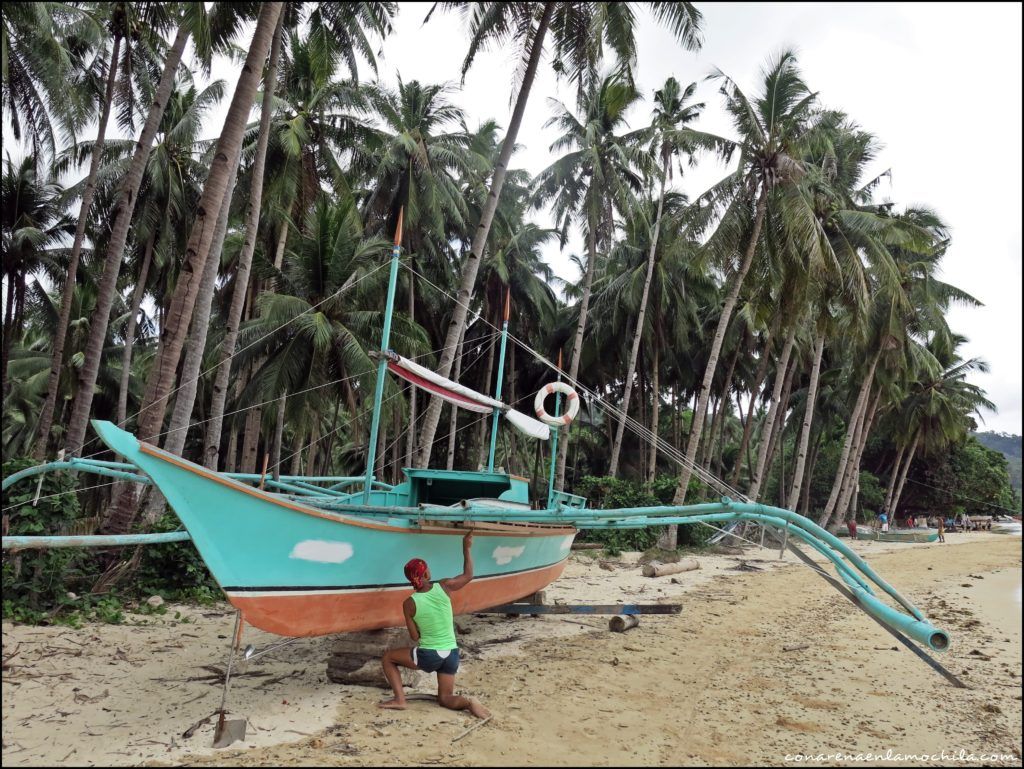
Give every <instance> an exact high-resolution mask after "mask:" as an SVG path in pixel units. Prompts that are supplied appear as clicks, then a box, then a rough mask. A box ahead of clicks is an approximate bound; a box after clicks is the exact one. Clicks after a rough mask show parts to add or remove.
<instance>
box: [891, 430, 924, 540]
mask: <svg viewBox="0 0 1024 769" xmlns="http://www.w3.org/2000/svg"><path fill="white" fill-rule="evenodd" d="M920 445H921V432H920V430H919V431H918V433H917V437H915V438H914V442H913V444H911V446H910V452H909V453H908V454H907V459H906V462H905V463H904V465H903V469H902V470H901V471H900V480H899V483H897V484H896V492H895V493H894V494H893V497H892V506H891V507H890V508H889V509H888V513H889V520H890V521H894V520H895V519H896V510H897V509H898V508H899V506H900V498H901V497H902V496H903V485H904V484H905V483H906V482H907V475H908V474H909V473H910V466H911V465H912V464H913V463H914V455H915V454H917V449H918V447H920Z"/></svg>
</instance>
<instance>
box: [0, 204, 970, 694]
mask: <svg viewBox="0 0 1024 769" xmlns="http://www.w3.org/2000/svg"><path fill="white" fill-rule="evenodd" d="M400 243H401V215H400V216H399V225H398V234H396V237H395V244H394V248H393V250H392V255H391V262H390V277H389V285H388V294H387V304H386V310H385V318H384V328H383V335H382V342H381V351H380V354H379V355H378V369H377V381H376V389H375V393H374V410H373V416H372V422H371V427H370V435H369V442H368V444H367V446H368V449H367V461H366V473H365V475H363V476H289V475H282V476H275V477H265V476H264V475H259V474H245V473H224V472H214V471H211V470H209V469H207V468H205V467H202V466H200V465H198V464H195V463H193V462H190V461H188V460H186V459H184V458H182V457H180V456H178V455H175V454H172V453H169V452H167V451H164V450H162V449H160V448H158V447H156V446H153V445H150V444H149V443H146V442H143V441H140V440H139V439H137V438H136V437H135V436H133V435H132V434H131V433H128V432H126V431H125V430H122V429H120V428H119V427H117V426H115V425H114V424H111V423H110V422H103V421H94V422H93V423H92V424H93V427H94V429H95V431H96V433H97V434H98V436H99V437H100V439H101V440H102V441H103V442H104V443H105V444H106V446H107V447H108V448H109V449H110V450H112V451H113V452H114V453H115V454H117V455H120V457H122V458H123V459H124V461H121V462H112V461H101V460H97V459H92V458H71V459H67V460H60V461H57V462H51V463H49V464H44V465H40V466H37V467H32V468H28V469H25V470H22V471H21V472H18V473H15V474H13V475H11V476H9V477H8V478H5V479H4V480H3V489H4V491H6V490H7V489H8V488H9V487H11V486H12V485H13V484H14V483H17V482H18V481H21V480H24V479H26V478H28V477H31V476H34V475H38V474H40V473H46V472H52V471H57V470H65V471H67V470H70V471H75V472H84V473H93V474H97V475H101V476H106V477H111V478H115V479H117V480H120V481H131V482H135V483H139V484H144V485H152V486H155V487H156V488H157V489H159V491H160V492H161V493H162V494H163V495H164V497H165V498H166V500H167V502H168V503H169V504H170V506H171V508H173V510H174V512H175V513H176V514H177V516H178V518H179V519H180V520H181V523H182V524H183V527H184V528H183V530H181V531H176V532H169V533H160V534H134V535H121V536H77V537H58V536H53V537H49V536H34V537H19V536H10V537H3V548H4V549H5V550H19V549H25V548H53V547H110V546H118V545H136V544H160V543H165V542H181V541H186V540H191V541H192V543H193V544H194V545H195V547H196V550H197V551H198V552H199V554H200V556H201V557H202V558H203V560H204V561H205V563H206V565H207V567H208V568H209V569H210V572H211V573H212V575H213V577H214V579H216V581H217V583H218V584H219V585H220V587H221V589H222V590H223V591H224V593H225V595H226V596H227V599H228V601H230V602H231V604H232V605H233V606H234V607H235V608H236V610H237V612H238V619H239V620H240V622H241V623H245V622H247V623H249V624H251V625H253V626H255V627H257V628H260V629H262V630H265V631H268V632H271V633H275V634H278V635H281V636H288V637H306V636H317V635H324V634H329V633H340V632H346V631H355V630H368V629H374V628H385V627H393V626H400V625H402V624H403V617H402V609H401V606H402V602H403V600H404V599H405V598H406V597H407V596H408V595H409V594H410V591H411V588H410V587H409V585H408V584H407V582H406V580H405V578H404V575H403V573H402V564H404V563H405V562H406V561H407V560H408V559H409V558H411V557H414V556H416V557H421V558H424V559H425V560H426V561H427V562H428V563H430V565H431V569H432V571H433V573H434V574H435V575H437V576H438V577H439V578H440V577H446V576H451V575H455V574H456V573H458V572H459V570H460V568H461V564H462V558H461V555H462V550H461V542H462V537H463V535H464V534H465V533H466V532H467V531H473V533H474V543H473V559H474V562H475V564H476V577H475V579H474V580H473V581H472V582H471V583H470V585H469V586H468V587H467V588H466V589H464V590H462V591H460V592H459V593H457V594H456V595H455V596H454V597H453V604H454V609H455V611H456V613H469V612H473V611H478V610H483V609H486V608H489V607H493V606H496V605H500V604H506V603H509V602H512V601H515V600H516V599H520V598H522V597H524V596H527V595H530V594H532V593H535V592H536V591H538V590H540V589H542V588H543V587H545V586H546V585H548V584H550V583H551V582H553V581H554V580H556V579H558V577H559V575H560V574H561V573H562V571H563V569H564V568H565V565H566V562H567V559H568V557H569V553H570V549H571V546H572V543H573V540H574V538H575V537H576V535H577V534H578V533H579V532H580V531H582V530H587V529H626V528H640V527H646V526H664V525H669V524H709V525H713V524H717V525H720V526H726V527H729V526H733V525H736V524H739V523H740V522H753V523H755V524H758V525H760V526H761V527H762V528H763V530H765V531H769V532H772V533H774V534H775V535H776V536H777V537H778V539H779V540H780V541H781V542H782V543H783V549H785V547H787V546H788V547H790V549H795V548H794V547H793V546H794V544H795V543H802V544H804V545H806V546H807V547H809V548H810V549H811V550H814V551H815V552H816V553H818V554H819V555H820V556H822V557H824V558H825V559H826V560H827V561H828V562H830V563H831V564H832V565H833V566H834V568H835V571H836V573H837V575H838V580H834V579H832V578H831V577H826V578H827V579H829V581H830V582H832V583H833V584H834V585H835V586H836V587H837V589H840V590H841V591H842V592H844V594H846V595H847V597H849V598H850V600H851V601H853V602H854V603H855V604H856V605H857V606H859V607H860V608H861V609H863V610H864V611H865V612H867V613H868V614H869V615H870V616H872V617H873V618H874V619H876V620H877V621H878V622H879V623H880V624H882V625H883V626H884V627H886V629H888V630H889V631H890V632H892V633H893V634H894V635H896V636H897V637H898V638H900V639H901V640H902V641H903V642H904V643H905V644H906V645H908V646H909V647H910V648H912V649H913V650H914V651H915V652H916V653H917V654H918V655H919V656H922V657H926V658H927V660H928V661H929V664H931V665H932V666H933V667H936V669H939V670H940V672H944V674H946V673H945V671H943V670H942V669H941V666H938V663H937V662H935V661H934V660H932V659H931V657H930V656H928V655H927V654H926V653H925V652H924V651H922V650H920V649H918V648H917V647H915V646H914V645H913V644H911V643H910V642H909V641H907V640H906V638H905V637H909V638H911V639H913V640H914V641H916V642H917V643H918V644H921V645H922V646H923V647H925V648H926V649H929V650H933V651H943V650H945V649H947V648H948V647H949V644H950V639H949V635H948V634H947V633H946V632H945V631H943V630H940V629H938V628H936V627H935V626H934V625H932V623H931V622H930V621H929V620H928V619H927V618H926V617H925V616H924V614H923V613H922V612H921V611H920V610H919V609H918V608H917V607H916V606H915V605H914V604H913V603H911V602H910V601H909V600H907V599H906V598H905V597H904V596H902V595H901V594H900V593H899V592H898V591H897V590H896V589H895V588H894V587H893V586H892V585H890V584H889V583H888V582H886V581H885V580H884V579H883V578H882V577H881V576H880V575H878V574H877V573H876V572H875V571H874V570H873V569H872V568H871V567H870V566H869V565H868V564H867V563H865V562H864V560H863V559H861V558H860V557H859V556H858V555H857V554H856V553H855V552H853V550H851V549H850V548H849V547H848V546H847V545H846V544H844V543H843V542H842V541H841V540H840V539H838V538H836V537H835V536H833V535H832V534H830V533H829V532H827V531H826V530H825V529H823V528H821V527H819V526H818V525H816V524H815V523H814V522H812V521H811V520H809V519H808V518H806V517H804V516H802V515H798V514H797V513H794V512H792V511H790V510H784V509H781V508H777V507H771V506H768V505H763V504H758V503H756V502H751V501H747V500H743V499H732V498H730V497H728V496H723V497H722V498H721V499H720V500H719V501H716V502H710V503H703V504H693V505H680V506H660V507H632V508H620V509H605V510H601V509H591V508H589V507H588V506H587V500H586V499H584V498H582V497H579V496H576V495H573V494H569V493H566V492H564V491H560V490H556V489H554V488H553V478H554V472H553V471H554V456H555V451H556V447H557V441H558V427H560V426H561V425H563V424H567V423H568V422H570V421H571V420H572V419H573V417H575V415H576V414H577V412H578V409H579V405H580V400H579V397H578V395H577V393H576V392H575V391H574V390H573V389H572V388H571V387H570V386H569V385H568V384H566V383H564V382H561V381H560V382H557V383H553V384H550V385H547V386H546V387H545V388H543V389H542V390H541V391H540V392H538V393H537V397H536V400H535V403H534V405H535V412H536V416H537V418H534V417H531V416H528V415H526V414H522V413H520V412H517V411H515V410H514V409H512V408H511V407H510V406H508V405H506V404H504V403H502V401H501V383H502V378H503V368H504V358H505V345H506V341H507V339H508V306H507V301H506V310H505V321H504V324H503V327H502V329H501V333H502V336H501V352H500V357H499V368H498V380H497V386H496V393H495V397H493V398H490V397H488V396H485V395H482V394H480V393H477V392H475V391H473V390H471V389H469V388H467V387H464V386H462V385H460V384H459V383H457V382H454V381H452V380H450V379H446V378H444V377H441V376H439V375H438V374H436V373H435V372H433V371H430V370H429V369H426V368H424V367H422V366H419V365H418V364H416V363H414V362H413V361H411V360H409V359H407V358H404V357H402V356H401V355H398V354H397V353H396V352H394V351H392V350H391V349H390V348H389V341H390V331H391V319H392V312H393V309H394V302H395V287H396V283H397V275H398V269H399V259H400V250H401V249H400ZM535 354H536V353H535ZM538 357H540V356H539V355H538ZM541 359H542V360H543V358H541ZM389 372H390V373H391V374H392V375H394V376H398V377H401V378H402V379H405V380H407V381H409V382H411V383H413V384H415V385H416V386H417V387H421V388H423V389H426V390H428V391H429V392H431V393H432V394H433V395H436V396H438V397H441V398H444V399H445V400H447V401H449V402H451V403H453V404H454V405H456V406H458V407H462V408H466V409H470V410H472V411H477V412H480V413H487V412H491V413H492V414H493V421H492V428H491V442H490V453H489V458H488V464H487V468H486V470H480V471H452V470H438V469H413V468H406V469H405V470H404V471H403V472H404V477H405V480H404V481H403V482H402V483H399V484H397V485H389V484H387V483H383V482H382V481H380V480H378V479H377V478H375V477H374V467H375V454H376V447H377V438H378V432H379V427H380V424H379V422H380V404H381V400H382V395H383V388H384V382H385V376H386V375H387V374H388V373H389ZM550 394H555V396H556V409H555V413H554V414H553V415H552V414H549V413H547V412H546V411H545V407H544V401H545V398H546V397H547V396H549V395H550ZM561 394H564V395H565V396H566V405H567V410H566V413H565V414H564V415H563V414H561V413H560V408H561V398H560V397H559V395H561ZM502 416H504V417H505V418H506V419H508V421H509V422H510V423H511V424H512V425H513V426H514V427H515V428H516V429H518V430H520V431H521V432H523V433H524V434H526V435H528V436H530V437H532V438H535V439H537V440H548V441H550V443H551V459H552V464H551V473H550V477H549V480H548V494H547V498H546V500H543V502H542V504H541V505H539V509H536V508H535V507H534V505H533V501H532V500H531V499H530V488H529V482H528V479H526V478H522V477H519V476H516V475H512V474H509V473H507V472H504V471H503V470H501V469H500V468H499V469H495V467H494V456H495V439H496V434H497V425H498V420H499V418H500V417H502ZM697 470H699V471H700V472H701V473H702V474H703V477H705V478H707V477H709V476H708V474H707V472H706V471H704V470H703V468H697ZM723 487H724V485H723ZM795 550H796V551H797V553H798V555H800V556H801V557H803V558H804V559H805V560H807V559H806V556H804V555H803V554H802V553H800V551H799V550H798V549H795ZM808 563H809V565H812V567H814V568H816V569H818V571H819V573H820V574H822V575H824V574H825V573H824V572H822V571H821V570H820V568H818V567H816V566H814V563H813V562H812V561H808ZM240 631H241V625H240V626H239V630H238V632H236V634H235V637H234V647H233V649H237V646H238V643H239V641H240V636H241V633H240ZM232 659H233V655H232ZM947 677H950V676H949V675H948V674H947ZM951 680H954V681H955V679H951Z"/></svg>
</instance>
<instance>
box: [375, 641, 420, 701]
mask: <svg viewBox="0 0 1024 769" xmlns="http://www.w3.org/2000/svg"><path fill="white" fill-rule="evenodd" d="M380 662H381V665H383V666H384V677H385V678H387V679H388V683H389V684H390V685H391V690H392V691H393V692H394V693H395V696H394V697H392V698H391V699H390V700H384V701H383V702H378V703H377V707H379V708H388V709H389V710H405V689H403V688H402V674H401V672H399V670H398V666H399V665H401V666H402V667H405V668H412V669H413V670H415V669H416V663H415V662H413V660H412V649H409V648H406V649H392V650H391V651H389V652H385V654H384V657H383V658H382V659H381V661H380Z"/></svg>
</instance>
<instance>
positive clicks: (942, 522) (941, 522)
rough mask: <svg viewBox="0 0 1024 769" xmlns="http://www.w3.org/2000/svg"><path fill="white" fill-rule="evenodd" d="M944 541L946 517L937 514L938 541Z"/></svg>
mask: <svg viewBox="0 0 1024 769" xmlns="http://www.w3.org/2000/svg"><path fill="white" fill-rule="evenodd" d="M945 541H946V518H945V516H943V515H939V542H945Z"/></svg>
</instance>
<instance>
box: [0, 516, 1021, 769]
mask: <svg viewBox="0 0 1024 769" xmlns="http://www.w3.org/2000/svg"><path fill="white" fill-rule="evenodd" d="M947 539H948V542H947V543H946V544H944V545H943V544H933V545H893V544H880V543H873V542H857V543H855V548H856V549H857V550H858V552H860V553H861V554H862V555H864V556H865V557H866V558H868V559H869V561H870V563H871V565H872V566H873V567H874V568H875V569H876V570H877V571H879V572H880V573H881V574H882V575H883V576H884V577H886V578H887V579H889V580H890V581H891V582H892V583H893V584H894V585H896V587H897V588H898V589H900V590H901V591H902V592H903V593H904V594H905V595H907V596H908V597H909V598H910V599H911V600H913V601H914V602H916V603H917V604H918V605H919V606H920V607H921V608H922V609H923V610H924V611H925V613H926V614H927V615H928V617H929V618H930V619H931V620H932V621H933V622H934V623H935V624H936V625H937V626H938V627H940V628H944V629H946V630H947V631H949V633H950V635H951V636H952V641H953V644H952V648H951V649H950V651H948V652H946V653H945V654H941V655H937V657H938V659H939V660H940V661H941V662H942V663H943V664H944V665H945V666H947V667H948V668H949V669H950V670H951V671H952V672H953V673H954V674H956V675H957V676H959V677H961V678H962V679H963V680H964V681H965V682H966V683H967V684H968V686H969V687H970V688H968V689H957V688H955V687H953V686H952V685H950V684H949V683H948V682H947V681H946V680H945V679H943V678H942V677H940V676H939V675H938V674H937V673H935V672H934V671H933V670H932V669H931V668H929V667H928V666H927V665H925V664H924V663H923V662H922V661H921V660H919V659H918V658H917V657H915V656H914V655H912V654H911V653H910V652H909V651H908V650H906V649H905V648H903V647H902V646H900V645H899V644H897V642H896V641H895V639H894V638H893V637H892V636H890V635H889V634H888V633H886V632H885V631H884V630H883V629H882V628H881V627H879V626H878V625H877V624H876V623H875V622H873V621H872V620H871V619H870V618H868V617H867V616H865V615H864V614H862V613H861V612H860V611H858V610H856V609H855V608H854V607H853V606H852V605H851V604H850V603H849V602H848V601H847V600H846V599H845V598H843V597H842V596H840V595H839V594H838V593H836V592H835V591H834V590H833V589H832V588H831V587H830V586H829V585H828V584H826V583H825V582H824V581H823V580H821V579H820V578H819V577H818V576H817V575H815V574H814V573H813V572H812V571H811V570H810V569H808V568H806V567H805V566H803V565H801V564H799V563H797V562H796V560H795V558H794V557H793V556H792V555H790V554H787V555H786V557H784V558H782V559H779V557H778V551H777V550H771V549H767V548H765V549H759V548H750V549H748V550H746V551H745V552H744V554H743V555H740V556H727V555H701V556H699V560H700V562H701V569H700V570H698V571H693V572H686V573H683V574H678V575H674V577H661V578H655V579H651V578H645V577H643V576H642V575H641V573H640V569H639V566H638V565H637V563H636V557H637V555H638V554H635V553H634V554H628V553H627V554H623V555H621V556H618V557H614V558H613V557H607V556H600V557H596V558H595V557H594V556H593V555H592V554H590V553H585V552H581V553H575V554H574V555H573V559H572V562H571V563H570V564H569V566H568V568H567V569H566V572H565V574H564V576H563V577H562V578H561V579H560V580H559V581H558V582H557V583H556V584H554V585H552V586H551V587H550V588H549V589H548V597H549V600H553V601H560V602H566V603H573V602H576V603H586V602H591V603H593V602H618V601H641V602H646V603H654V602H678V603H681V604H682V605H683V610H682V613H681V614H679V615H677V616H645V617H644V618H643V620H642V624H641V626H640V627H639V628H636V629H634V630H631V631H629V632H627V633H625V634H616V633H609V632H608V631H607V627H606V624H605V619H603V618H597V617H586V618H579V617H565V616H553V615H552V616H545V617H540V618H531V617H521V618H516V619H509V618H505V617H504V616H495V615H486V616H479V617H478V616H473V617H459V618H457V624H458V626H459V630H460V642H461V643H462V644H463V647H464V650H465V653H464V664H463V667H462V671H461V672H460V675H459V679H458V683H457V687H458V689H459V690H461V691H462V692H463V693H468V694H471V695H473V696H477V697H479V698H480V699H482V700H483V701H484V702H485V703H486V704H487V705H488V706H489V707H490V708H491V709H492V710H493V711H494V718H493V720H492V721H490V722H489V723H487V724H486V725H484V726H482V727H481V728H478V729H476V730H474V731H473V732H471V733H469V734H465V736H461V735H463V734H464V733H465V732H466V730H467V729H469V727H471V726H473V725H474V721H473V719H472V718H471V717H469V716H467V715H465V714H462V713H453V712H450V711H446V710H443V709H441V708H439V707H437V706H436V704H434V703H433V702H430V701H428V700H426V699H416V700H414V701H412V702H411V703H410V707H409V709H408V710H407V711H404V712H386V711H381V710H379V709H377V708H376V707H375V703H376V702H377V701H378V700H379V699H380V698H381V697H382V695H383V691H382V690H377V689H371V688H365V687H354V686H341V685H338V684H334V683H331V682H330V681H328V680H327V678H326V675H325V672H326V660H327V656H328V649H329V648H330V645H331V641H330V639H323V638H321V639H304V640H301V641H298V642H296V643H294V644H292V645H290V646H288V647H286V648H284V649H280V650H278V651H275V652H272V653H270V654H267V655H266V656H264V657H262V658H261V659H260V660H258V661H256V662H253V663H251V664H250V665H249V666H248V667H245V668H243V670H242V672H243V673H245V674H246V675H243V676H241V677H239V678H236V679H234V681H233V683H232V690H231V697H230V700H229V710H230V711H231V713H232V717H241V716H243V715H244V716H245V717H247V718H248V720H249V727H248V734H247V738H246V741H245V742H244V743H238V744H236V745H234V746H232V747H231V748H228V749H225V750H221V751H215V750H213V749H212V748H211V747H210V745H211V742H212V734H213V723H214V718H209V721H208V722H206V723H201V725H200V726H199V727H198V728H196V729H195V730H194V731H193V733H192V734H191V736H189V737H184V736H183V735H184V733H185V732H186V731H187V730H189V728H190V727H192V726H193V725H195V724H196V723H198V722H202V721H203V719H205V718H207V717H209V716H211V714H212V713H213V712H214V711H215V710H216V709H217V707H218V705H219V702H220V691H221V690H220V686H219V684H218V682H217V680H216V675H215V673H216V671H212V670H209V669H206V668H204V666H215V667H216V668H222V667H223V665H224V664H225V661H226V654H227V644H228V640H227V639H228V636H229V635H230V633H231V622H232V615H231V612H230V611H229V608H228V606H227V604H221V605H217V606H215V607H192V606H190V607H183V606H171V607H170V608H169V611H168V613H167V614H166V615H162V616H158V617H150V616H146V617H143V616H141V615H130V616H129V618H128V624H125V625H100V624H90V625H87V626H86V627H83V628H82V629H80V630H74V629H70V628H66V627H54V628H46V627H26V626H14V625H12V624H10V623H6V622H5V623H4V625H3V654H4V660H5V663H6V664H7V667H6V669H5V670H4V673H3V759H4V764H5V765H8V766H48V765H55V764H57V765H67V766H83V765H84V766H89V765H137V764H150V765H160V764H186V765H203V764H227V765H241V766H254V765H309V764H319V765H331V766H335V765H338V766H342V765H353V766H366V765H401V764H452V765H521V764H528V765H562V764H567V765H589V764H596V765H642V764H671V765H677V764H681V763H682V764H698V765H728V764H755V765H783V764H788V763H794V764H799V763H800V762H798V761H793V760H787V755H788V756H794V755H797V754H805V755H806V754H810V755H812V756H815V758H816V759H817V758H819V757H818V755H817V754H823V755H822V756H821V757H820V758H822V759H823V760H814V761H813V762H810V763H813V764H816V765H835V764H840V765H843V764H863V763H864V762H863V761H856V760H852V759H843V758H839V759H838V760H837V759H836V758H835V757H834V754H836V753H848V754H857V753H866V752H870V753H874V754H882V755H883V756H885V755H886V754H887V751H891V752H890V753H888V756H889V757H888V758H887V759H886V758H883V759H882V760H880V761H875V762H873V763H878V764H882V765H903V764H910V765H936V764H938V765H953V764H957V765H964V764H971V763H975V764H980V763H985V764H988V765H993V764H995V765H1006V766H1011V765H1019V764H1020V759H1019V756H1020V755H1021V737H1020V735H1021V603H1020V585H1021V540H1020V538H1019V537H1008V536H1004V535H998V534H985V533H974V534H959V535H958V534H950V535H947ZM743 563H746V564H747V568H743V567H742V564H743ZM750 567H753V568H754V569H757V570H750ZM143 623H145V624H143ZM274 640H275V637H273V636H269V635H267V634H264V633H261V632H259V631H255V630H252V629H247V631H246V638H245V643H253V644H254V645H256V646H257V647H262V646H264V645H265V644H268V643H271V642H273V641H274ZM803 644H807V648H802V649H795V650H790V651H786V650H785V649H786V648H788V647H793V646H800V645H803ZM431 685H432V684H431ZM431 691H432V688H430V687H429V686H428V688H424V689H422V690H418V693H419V694H427V693H430V692H431ZM460 736H461V737H460ZM456 738H459V739H458V740H456ZM961 750H962V751H964V756H965V757H969V754H975V755H976V756H978V757H980V756H981V754H986V759H985V760H978V761H974V762H971V761H969V760H966V761H965V760H956V759H955V758H949V757H950V756H953V757H957V756H960V755H961V754H960V751H961ZM943 751H945V753H946V755H947V758H946V759H943V758H942V755H941V754H942V752H943ZM897 754H902V755H897ZM907 754H911V755H913V756H916V757H915V758H911V759H910V760H907V759H905V758H903V756H905V755H907ZM925 754H928V755H925ZM930 754H938V760H930V758H929V756H930ZM991 754H995V755H994V756H992V755H991Z"/></svg>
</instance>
